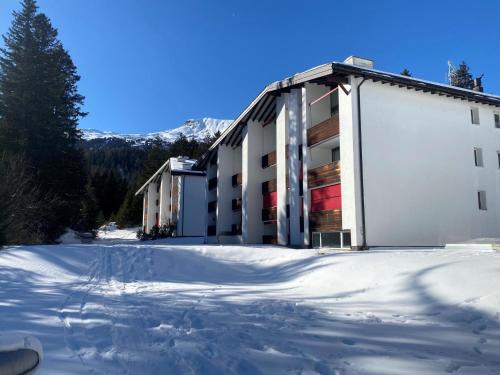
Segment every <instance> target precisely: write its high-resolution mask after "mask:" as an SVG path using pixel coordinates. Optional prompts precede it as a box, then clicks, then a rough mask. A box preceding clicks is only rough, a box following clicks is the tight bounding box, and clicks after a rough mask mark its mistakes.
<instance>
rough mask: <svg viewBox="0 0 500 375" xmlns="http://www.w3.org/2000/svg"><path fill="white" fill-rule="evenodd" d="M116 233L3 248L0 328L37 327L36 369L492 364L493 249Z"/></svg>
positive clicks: (275, 370)
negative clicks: (317, 245)
mask: <svg viewBox="0 0 500 375" xmlns="http://www.w3.org/2000/svg"><path fill="white" fill-rule="evenodd" d="M116 232H118V231H113V234H112V235H113V236H115V237H114V238H115V240H113V239H111V237H105V239H104V240H102V241H99V242H97V243H95V244H93V245H60V246H32V247H18V248H13V249H10V250H7V251H3V252H1V253H0V311H1V319H0V332H6V333H13V332H22V333H26V334H33V335H35V336H37V337H38V338H39V339H40V341H41V342H42V344H43V346H44V352H45V362H44V367H43V370H42V371H40V373H41V374H67V373H72V374H80V373H81V374H84V373H85V374H88V373H89V372H92V373H95V374H108V373H112V374H113V373H128V374H290V373H293V374H297V373H302V374H431V373H457V374H494V373H499V372H500V356H499V353H500V289H499V285H500V276H499V275H500V253H498V252H493V251H489V252H487V251H477V250H456V251H455V250H453V251H452V250H443V249H439V250H437V249H436V250H433V249H426V250H390V251H389V250H388V251H369V252H338V253H334V254H330V255H326V256H318V255H317V254H316V253H315V252H314V251H312V250H291V249H283V248H278V247H266V246H255V247H239V246H209V245H187V244H186V245H175V244H168V243H165V242H161V241H147V242H139V241H132V240H131V239H130V238H131V237H132V235H133V234H134V232H133V231H128V232H129V235H125V232H123V233H121V234H119V233H120V232H118V233H116ZM104 236H111V234H109V233H108V234H104ZM127 238H128V239H127ZM124 239H125V240H124Z"/></svg>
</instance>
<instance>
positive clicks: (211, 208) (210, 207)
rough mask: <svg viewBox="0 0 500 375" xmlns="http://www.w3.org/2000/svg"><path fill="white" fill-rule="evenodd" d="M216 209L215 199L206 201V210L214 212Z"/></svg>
mask: <svg viewBox="0 0 500 375" xmlns="http://www.w3.org/2000/svg"><path fill="white" fill-rule="evenodd" d="M216 209H217V201H212V202H208V212H215V210H216Z"/></svg>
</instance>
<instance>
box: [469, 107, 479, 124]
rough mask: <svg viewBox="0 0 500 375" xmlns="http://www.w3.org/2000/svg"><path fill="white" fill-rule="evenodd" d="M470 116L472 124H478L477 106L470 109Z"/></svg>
mask: <svg viewBox="0 0 500 375" xmlns="http://www.w3.org/2000/svg"><path fill="white" fill-rule="evenodd" d="M470 118H471V121H472V123H473V124H476V125H479V108H471V109H470Z"/></svg>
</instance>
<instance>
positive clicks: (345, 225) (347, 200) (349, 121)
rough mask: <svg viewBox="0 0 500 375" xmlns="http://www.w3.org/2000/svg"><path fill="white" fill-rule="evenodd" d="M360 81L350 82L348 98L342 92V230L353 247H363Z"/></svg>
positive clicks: (340, 104)
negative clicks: (359, 119)
mask: <svg viewBox="0 0 500 375" xmlns="http://www.w3.org/2000/svg"><path fill="white" fill-rule="evenodd" d="M360 81H361V79H360V78H354V77H351V78H350V85H351V86H350V87H349V85H346V88H347V90H348V92H349V93H350V94H349V95H347V94H346V93H344V92H343V90H339V127H340V175H341V178H342V184H341V195H342V229H350V231H351V246H352V247H353V248H359V247H361V246H362V245H363V231H364V228H363V225H362V218H361V188H360V186H361V185H360V178H361V177H360V172H359V135H358V113H357V110H358V109H357V108H358V107H357V106H358V104H357V100H358V97H357V92H356V87H357V84H358V83H359V82H360Z"/></svg>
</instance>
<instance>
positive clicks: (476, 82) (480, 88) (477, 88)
mask: <svg viewBox="0 0 500 375" xmlns="http://www.w3.org/2000/svg"><path fill="white" fill-rule="evenodd" d="M482 79H483V74H481V77H477V78H474V87H473V88H472V90H474V91H478V92H483V84H482V82H481V80H482Z"/></svg>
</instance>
